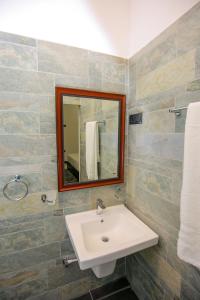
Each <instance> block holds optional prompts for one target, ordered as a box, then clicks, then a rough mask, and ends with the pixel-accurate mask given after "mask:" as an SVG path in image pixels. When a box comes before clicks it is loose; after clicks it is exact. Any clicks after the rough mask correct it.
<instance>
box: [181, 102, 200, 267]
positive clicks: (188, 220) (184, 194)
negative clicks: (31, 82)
mask: <svg viewBox="0 0 200 300" xmlns="http://www.w3.org/2000/svg"><path fill="white" fill-rule="evenodd" d="M180 209H181V211H180V214H181V225H180V231H179V238H178V256H179V257H180V258H181V259H182V260H184V261H186V262H188V263H190V264H192V265H194V266H196V267H198V268H200V102H196V103H191V104H190V105H189V106H188V111H187V118H186V125H185V144H184V167H183V184H182V191H181V203H180Z"/></svg>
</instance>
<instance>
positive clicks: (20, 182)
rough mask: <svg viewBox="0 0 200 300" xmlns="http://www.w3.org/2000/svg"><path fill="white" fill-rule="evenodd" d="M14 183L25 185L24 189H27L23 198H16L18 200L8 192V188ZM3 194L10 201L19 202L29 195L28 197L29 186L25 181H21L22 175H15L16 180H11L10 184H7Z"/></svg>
mask: <svg viewBox="0 0 200 300" xmlns="http://www.w3.org/2000/svg"><path fill="white" fill-rule="evenodd" d="M13 182H16V183H19V184H23V185H24V187H25V193H24V195H23V196H21V197H16V198H11V197H10V196H9V195H8V194H7V192H6V189H7V187H8V186H9V184H11V183H13ZM3 194H4V196H5V197H6V198H7V199H8V200H12V201H19V200H21V199H24V198H25V197H26V196H27V195H28V185H27V183H26V182H25V181H23V180H22V179H21V175H15V178H14V179H12V180H10V181H9V182H8V183H6V184H5V186H4V188H3Z"/></svg>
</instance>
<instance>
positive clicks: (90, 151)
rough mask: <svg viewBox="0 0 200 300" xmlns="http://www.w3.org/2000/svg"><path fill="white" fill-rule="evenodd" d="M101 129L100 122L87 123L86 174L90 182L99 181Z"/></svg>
mask: <svg viewBox="0 0 200 300" xmlns="http://www.w3.org/2000/svg"><path fill="white" fill-rule="evenodd" d="M99 161H100V158H99V128H98V122H97V121H93V122H87V123H86V172H87V177H88V179H89V180H97V179H98V162H99Z"/></svg>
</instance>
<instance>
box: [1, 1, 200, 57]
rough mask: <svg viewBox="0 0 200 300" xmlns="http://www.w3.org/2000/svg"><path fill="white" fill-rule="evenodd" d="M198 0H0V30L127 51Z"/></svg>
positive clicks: (105, 50) (146, 40)
mask: <svg viewBox="0 0 200 300" xmlns="http://www.w3.org/2000/svg"><path fill="white" fill-rule="evenodd" d="M197 2H199V1H198V0H0V31H6V32H11V33H16V34H21V35H25V36H30V37H33V38H37V39H43V40H48V41H52V42H57V43H62V44H66V45H71V46H76V47H80V48H85V49H89V50H93V51H98V52H103V53H107V54H113V55H117V56H121V57H126V58H127V57H130V56H131V55H133V54H134V53H136V52H137V51H138V50H139V49H141V48H142V47H144V46H145V45H146V44H147V43H149V42H150V41H151V40H152V39H153V38H154V37H156V36H157V35H158V34H159V33H160V32H162V31H163V30H164V29H165V28H166V27H168V26H169V25H170V24H172V23H173V22H174V21H175V20H176V19H177V18H179V17H180V16H181V15H182V14H184V13H185V12H186V11H187V10H189V9H190V8H191V7H192V6H193V5H194V4H195V3H197Z"/></svg>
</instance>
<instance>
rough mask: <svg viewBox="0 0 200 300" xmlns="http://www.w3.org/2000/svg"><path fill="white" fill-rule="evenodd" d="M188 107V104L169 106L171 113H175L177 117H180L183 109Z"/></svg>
mask: <svg viewBox="0 0 200 300" xmlns="http://www.w3.org/2000/svg"><path fill="white" fill-rule="evenodd" d="M184 109H187V106H183V107H172V108H169V112H170V113H175V115H176V117H180V116H181V111H182V110H184Z"/></svg>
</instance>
